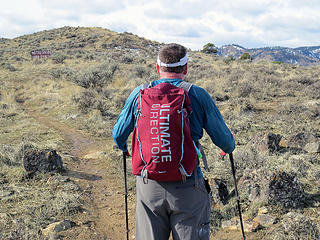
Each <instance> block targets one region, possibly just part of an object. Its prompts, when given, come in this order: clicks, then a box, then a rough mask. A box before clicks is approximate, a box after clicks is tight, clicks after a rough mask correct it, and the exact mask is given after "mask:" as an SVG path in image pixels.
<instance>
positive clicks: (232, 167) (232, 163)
mask: <svg viewBox="0 0 320 240" xmlns="http://www.w3.org/2000/svg"><path fill="white" fill-rule="evenodd" d="M229 158H230V163H231V170H232V175H233V181H234V189H235V192H236V197H237V203H238V211H239V217H240V226H241V233H242V238H241V240H246V236H245V235H244V228H243V222H242V214H241V208H240V196H239V193H238V187H237V180H236V170H235V167H234V161H233V155H232V153H230V154H229Z"/></svg>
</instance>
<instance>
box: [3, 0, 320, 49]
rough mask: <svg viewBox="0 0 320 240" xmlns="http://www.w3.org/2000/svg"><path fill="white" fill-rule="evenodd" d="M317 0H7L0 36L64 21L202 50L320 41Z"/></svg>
mask: <svg viewBox="0 0 320 240" xmlns="http://www.w3.org/2000/svg"><path fill="white" fill-rule="evenodd" d="M319 11H320V2H319V1H318V0H304V1H299V0H261V1H256V0H233V1H221V0H176V1H172V0H162V1H156V0H135V1H130V0H123V1H118V0H91V1H87V0H29V1H23V0H10V1H5V2H3V3H2V6H1V9H0V37H10V38H12V37H17V36H20V35H23V34H27V33H32V32H36V31H40V30H45V29H52V28H57V27H62V26H99V27H104V28H109V29H110V30H114V31H119V32H121V31H128V32H132V33H135V34H137V35H139V36H142V37H145V38H148V39H151V40H156V41H160V42H166V43H168V42H179V43H181V44H184V45H186V46H187V47H189V48H193V49H200V48H201V47H202V46H203V45H204V44H206V43H207V42H212V43H214V44H216V45H219V46H220V45H223V44H229V43H236V44H240V45H243V46H244V47H261V46H270V45H272V46H274V45H282V46H290V47H297V46H300V45H319V41H318V39H320V21H319V20H318V19H319V17H320V14H319Z"/></svg>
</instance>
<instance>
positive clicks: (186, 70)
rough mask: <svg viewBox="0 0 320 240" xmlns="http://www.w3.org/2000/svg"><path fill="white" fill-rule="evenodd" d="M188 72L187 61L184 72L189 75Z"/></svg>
mask: <svg viewBox="0 0 320 240" xmlns="http://www.w3.org/2000/svg"><path fill="white" fill-rule="evenodd" d="M187 72H188V63H186V67H185V68H184V71H183V74H184V75H187Z"/></svg>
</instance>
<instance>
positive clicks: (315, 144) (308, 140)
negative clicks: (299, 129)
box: [287, 133, 320, 153]
mask: <svg viewBox="0 0 320 240" xmlns="http://www.w3.org/2000/svg"><path fill="white" fill-rule="evenodd" d="M287 145H288V147H289V148H292V149H301V150H304V151H306V152H309V153H317V152H320V141H319V139H318V138H317V137H316V136H314V135H313V134H311V133H298V134H296V135H293V136H291V137H289V140H288V143H287Z"/></svg>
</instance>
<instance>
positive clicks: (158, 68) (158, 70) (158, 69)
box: [156, 63, 160, 74]
mask: <svg viewBox="0 0 320 240" xmlns="http://www.w3.org/2000/svg"><path fill="white" fill-rule="evenodd" d="M156 68H157V72H158V73H159V74H160V67H159V65H158V63H157V67H156Z"/></svg>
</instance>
